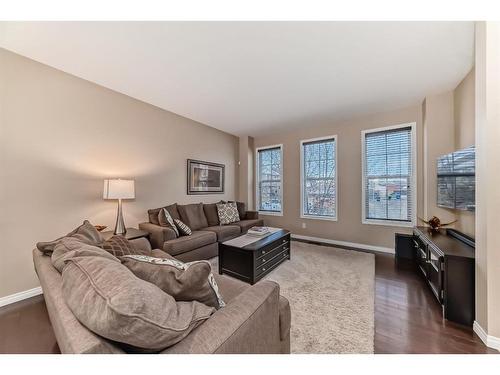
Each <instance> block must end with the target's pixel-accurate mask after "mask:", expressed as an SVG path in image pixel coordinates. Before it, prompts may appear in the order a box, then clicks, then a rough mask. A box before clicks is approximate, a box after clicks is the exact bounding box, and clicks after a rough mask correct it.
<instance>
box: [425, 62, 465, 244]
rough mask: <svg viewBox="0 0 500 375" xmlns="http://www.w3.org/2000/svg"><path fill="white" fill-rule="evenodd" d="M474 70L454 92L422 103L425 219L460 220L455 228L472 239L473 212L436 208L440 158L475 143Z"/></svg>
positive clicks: (426, 99) (432, 97) (445, 93)
mask: <svg viewBox="0 0 500 375" xmlns="http://www.w3.org/2000/svg"><path fill="white" fill-rule="evenodd" d="M474 77H475V75H474V69H472V70H471V71H470V72H469V73H468V74H467V76H466V77H465V78H464V79H463V80H462V82H460V84H459V85H458V86H457V87H456V88H455V89H454V90H452V91H447V92H444V93H441V94H437V95H431V96H428V97H426V98H425V100H424V103H423V109H422V113H423V129H424V130H423V134H424V137H423V142H424V174H423V175H424V216H425V218H427V219H428V218H430V217H432V216H437V217H439V218H440V219H441V221H442V222H451V221H453V220H457V222H456V223H455V224H454V225H453V226H452V227H454V228H456V229H458V230H460V231H461V232H464V233H466V234H468V235H470V236H472V237H474V235H475V224H474V222H475V214H474V212H469V211H462V210H452V209H446V208H442V207H438V206H437V158H438V157H439V156H441V155H444V154H447V153H450V152H453V151H456V150H459V149H462V148H464V147H468V146H471V145H473V144H474V138H475V137H474V131H475V118H474V116H475V87H474V82H475V79H474Z"/></svg>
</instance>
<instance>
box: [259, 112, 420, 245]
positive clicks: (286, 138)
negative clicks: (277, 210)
mask: <svg viewBox="0 0 500 375" xmlns="http://www.w3.org/2000/svg"><path fill="white" fill-rule="evenodd" d="M421 111H422V108H421V106H420V105H417V106H413V107H409V108H405V109H401V110H398V111H393V112H388V113H380V114H374V115H371V116H365V117H362V118H358V119H353V120H349V121H344V122H339V123H335V124H323V125H321V124H316V125H314V124H304V126H303V128H301V129H299V130H294V131H289V132H284V133H283V134H277V135H273V136H266V137H258V138H255V147H262V146H268V145H274V144H283V181H284V185H283V210H284V213H283V216H282V217H279V216H263V217H264V218H265V220H266V224H268V225H274V226H282V227H285V228H287V229H289V230H291V231H292V233H295V234H300V235H305V236H313V237H319V238H326V239H333V240H338V241H347V242H353V243H359V244H366V245H372V246H381V247H389V248H394V233H395V232H401V233H407V232H409V230H408V229H407V228H397V227H390V226H380V225H368V224H362V223H361V131H362V130H365V129H373V128H379V127H383V126H389V125H396V124H402V123H409V122H416V123H417V150H418V153H417V154H418V168H417V176H418V177H419V178H418V181H417V186H418V188H417V193H418V199H417V201H418V202H419V207H418V211H419V212H421V211H422V209H423V204H422V203H421V202H422V199H421V198H422V196H421V192H422V178H421V173H422V142H421V139H422V113H421ZM327 135H337V136H338V138H337V141H338V149H337V162H338V169H337V170H338V189H337V194H338V202H337V207H338V208H337V209H338V213H337V216H338V221H337V222H332V221H325V220H315V219H301V218H300V147H299V142H300V140H302V139H310V138H316V137H321V136H327ZM302 223H305V224H306V226H307V227H306V228H305V229H303V228H302Z"/></svg>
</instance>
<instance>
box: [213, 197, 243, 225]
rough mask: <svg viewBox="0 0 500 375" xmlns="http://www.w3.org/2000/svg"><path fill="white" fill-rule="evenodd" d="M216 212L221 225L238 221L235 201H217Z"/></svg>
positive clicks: (238, 216)
mask: <svg viewBox="0 0 500 375" xmlns="http://www.w3.org/2000/svg"><path fill="white" fill-rule="evenodd" d="M217 214H218V215H219V222H220V224H221V225H224V224H231V223H236V222H238V221H240V215H239V214H238V208H237V206H236V203H235V202H230V203H217Z"/></svg>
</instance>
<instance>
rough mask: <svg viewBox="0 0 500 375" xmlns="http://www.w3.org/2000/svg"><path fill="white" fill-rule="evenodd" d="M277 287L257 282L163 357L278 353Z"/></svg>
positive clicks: (272, 283)
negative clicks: (203, 354) (171, 354)
mask: <svg viewBox="0 0 500 375" xmlns="http://www.w3.org/2000/svg"><path fill="white" fill-rule="evenodd" d="M279 298H280V296H279V285H278V284H276V283H275V282H273V281H267V280H266V281H261V282H259V283H257V284H255V285H253V286H252V287H250V288H248V289H246V290H244V291H243V292H242V293H241V294H240V295H238V296H236V297H235V298H233V299H232V300H231V301H230V302H229V303H228V304H227V305H226V306H225V307H223V308H221V309H220V310H218V311H216V312H215V313H214V314H213V315H212V316H211V317H210V318H209V319H208V320H207V321H206V322H205V323H203V324H202V325H201V326H199V327H197V328H196V329H195V330H193V332H191V333H190V334H189V335H188V336H187V337H186V338H185V339H184V340H182V341H181V342H179V343H177V344H176V345H174V346H171V347H170V348H167V349H166V350H164V351H163V353H169V354H170V353H205V354H208V353H219V354H221V353H227V354H230V353H280V352H281V343H280V322H279V319H280V317H279Z"/></svg>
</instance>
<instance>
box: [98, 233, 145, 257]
mask: <svg viewBox="0 0 500 375" xmlns="http://www.w3.org/2000/svg"><path fill="white" fill-rule="evenodd" d="M102 248H103V249H104V250H106V251H107V252H109V253H110V254H113V255H114V256H115V257H121V256H124V255H131V254H142V255H146V254H149V252H146V251H145V250H139V249H137V248H136V247H135V246H134V245H133V244H132V243H131V242H130V241H129V240H127V239H126V238H125V237H123V236H120V235H116V236H113V237H111V238H110V239H109V240H106V241H104V242H103V244H102Z"/></svg>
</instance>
